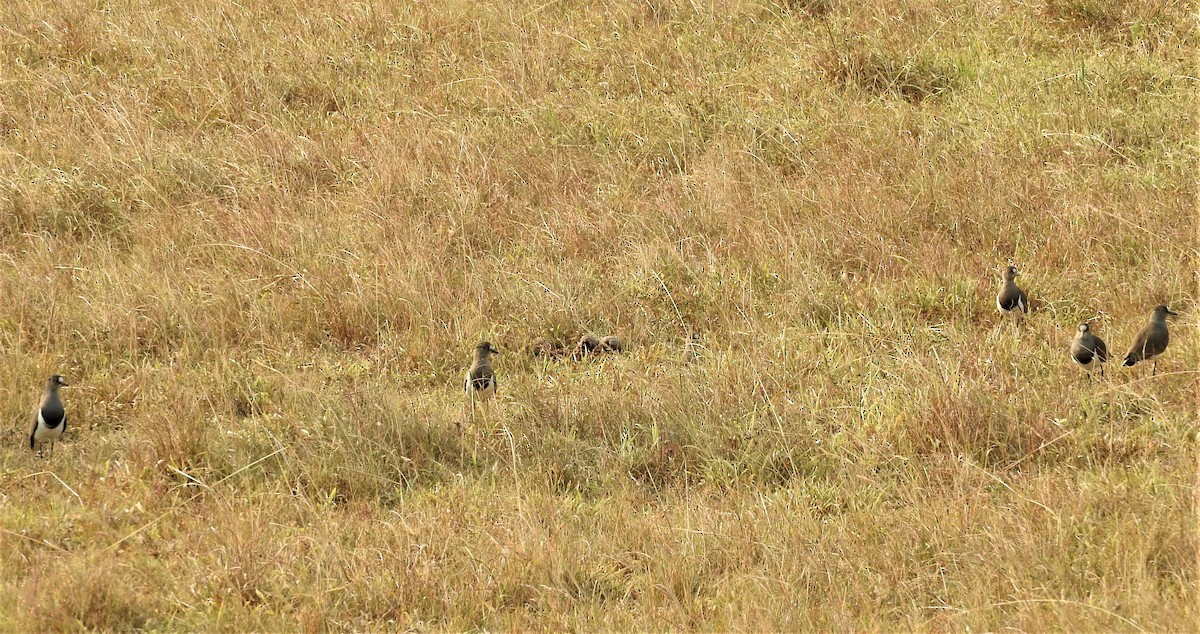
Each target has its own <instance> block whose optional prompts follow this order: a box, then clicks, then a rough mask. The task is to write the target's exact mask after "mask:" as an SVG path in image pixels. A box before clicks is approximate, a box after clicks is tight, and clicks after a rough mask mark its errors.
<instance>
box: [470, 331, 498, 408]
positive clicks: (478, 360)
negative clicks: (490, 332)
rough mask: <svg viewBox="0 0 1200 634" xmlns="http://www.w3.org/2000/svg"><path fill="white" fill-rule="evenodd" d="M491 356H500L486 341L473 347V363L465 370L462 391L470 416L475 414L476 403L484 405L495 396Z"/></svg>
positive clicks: (494, 378)
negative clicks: (469, 406) (468, 403)
mask: <svg viewBox="0 0 1200 634" xmlns="http://www.w3.org/2000/svg"><path fill="white" fill-rule="evenodd" d="M493 354H500V351H499V350H497V349H495V348H493V347H492V344H491V343H489V342H487V341H481V342H479V345H477V346H475V361H474V362H473V363H472V364H471V368H470V369H469V370H467V377H466V379H465V380H464V381H463V389H464V390H466V392H467V398H468V399H469V400H470V402H471V412H472V414H473V413H474V412H475V404H476V403H486V402H487V401H488V399H490V398H492V397H493V396H495V395H496V374H495V372H493V371H492V364H491V361H490V357H491V356H492V355H493Z"/></svg>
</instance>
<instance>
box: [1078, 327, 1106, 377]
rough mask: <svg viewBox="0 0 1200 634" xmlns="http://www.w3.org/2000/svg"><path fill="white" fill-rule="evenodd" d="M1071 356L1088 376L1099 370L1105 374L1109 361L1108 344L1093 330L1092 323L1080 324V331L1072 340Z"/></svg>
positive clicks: (1102, 374)
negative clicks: (1105, 365) (1105, 366)
mask: <svg viewBox="0 0 1200 634" xmlns="http://www.w3.org/2000/svg"><path fill="white" fill-rule="evenodd" d="M1071 358H1072V359H1074V360H1075V363H1078V364H1079V366H1080V367H1082V368H1083V369H1084V371H1085V372H1087V375H1088V378H1089V379H1090V378H1091V377H1092V373H1093V372H1096V371H1099V372H1100V376H1104V363H1105V362H1106V361H1108V346H1106V345H1105V344H1104V340H1103V339H1101V338H1100V337H1097V336H1096V334H1095V333H1093V332H1092V327H1091V325H1089V324H1087V323H1083V324H1079V331H1078V332H1076V333H1075V339H1074V340H1073V341H1071Z"/></svg>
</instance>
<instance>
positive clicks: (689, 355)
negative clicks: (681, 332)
mask: <svg viewBox="0 0 1200 634" xmlns="http://www.w3.org/2000/svg"><path fill="white" fill-rule="evenodd" d="M703 348H704V344H702V343H701V342H700V333H698V332H693V333H692V336H691V337H688V342H687V344H686V345H684V347H683V362H684V363H695V362H697V361H699V360H700V351H701V350H702V349H703Z"/></svg>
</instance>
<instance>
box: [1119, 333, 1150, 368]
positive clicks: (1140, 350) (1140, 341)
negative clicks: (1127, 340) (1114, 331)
mask: <svg viewBox="0 0 1200 634" xmlns="http://www.w3.org/2000/svg"><path fill="white" fill-rule="evenodd" d="M1149 337H1150V327H1149V326H1147V327H1146V328H1143V329H1142V331H1141V332H1139V333H1138V334H1137V336H1136V337H1134V338H1133V345H1131V346H1129V352H1127V353H1125V365H1133V364H1135V363H1137V362H1138V361H1141V360H1142V359H1145V358H1146V339H1148V338H1149Z"/></svg>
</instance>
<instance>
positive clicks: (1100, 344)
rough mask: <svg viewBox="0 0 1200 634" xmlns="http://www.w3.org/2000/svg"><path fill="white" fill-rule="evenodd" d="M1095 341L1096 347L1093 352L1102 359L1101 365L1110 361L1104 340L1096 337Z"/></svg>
mask: <svg viewBox="0 0 1200 634" xmlns="http://www.w3.org/2000/svg"><path fill="white" fill-rule="evenodd" d="M1095 340H1096V345H1095V346H1094V347H1093V348H1092V350H1094V351H1095V352H1096V356H1097V357H1099V358H1100V362H1101V363H1103V362H1105V361H1108V346H1107V345H1105V343H1104V340H1103V339H1101V338H1100V337H1096V338H1095Z"/></svg>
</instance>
